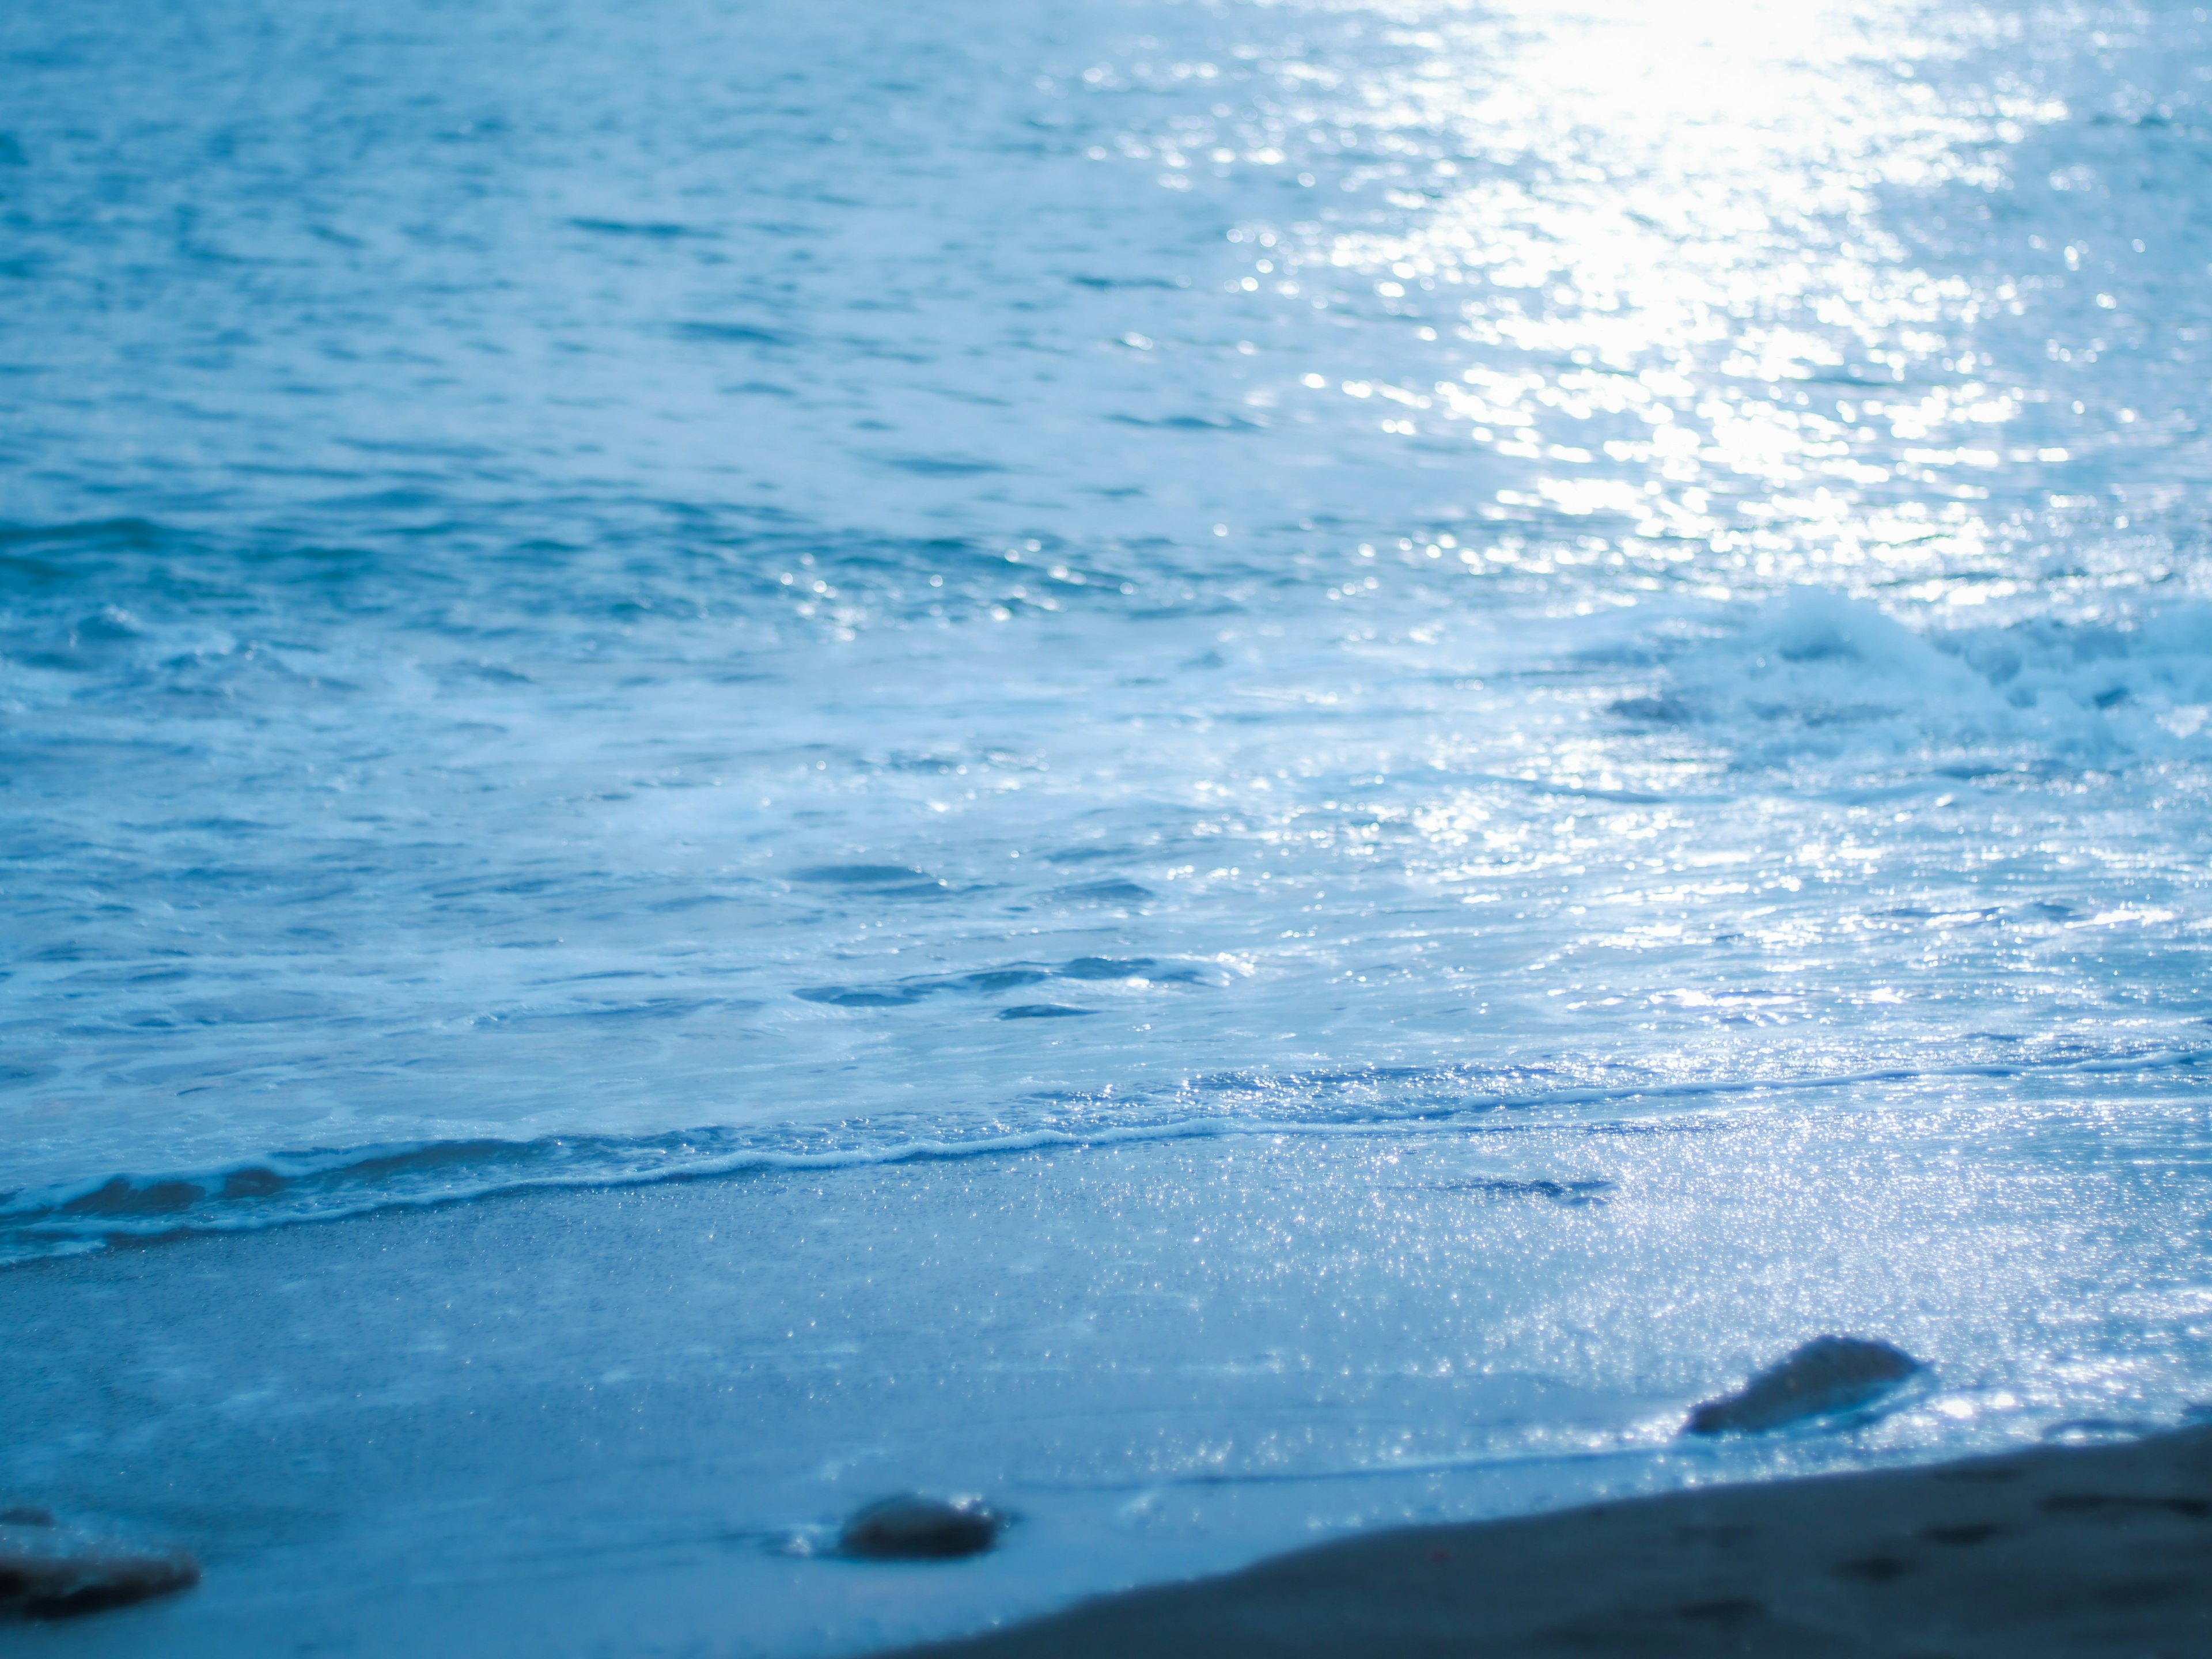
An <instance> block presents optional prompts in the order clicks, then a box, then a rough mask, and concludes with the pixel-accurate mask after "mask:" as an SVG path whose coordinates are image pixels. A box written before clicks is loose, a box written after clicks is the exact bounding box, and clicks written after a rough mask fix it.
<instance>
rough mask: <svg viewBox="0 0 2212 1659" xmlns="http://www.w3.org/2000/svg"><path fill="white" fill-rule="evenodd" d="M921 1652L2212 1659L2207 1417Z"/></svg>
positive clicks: (1747, 1490) (1361, 1558)
mask: <svg viewBox="0 0 2212 1659" xmlns="http://www.w3.org/2000/svg"><path fill="white" fill-rule="evenodd" d="M907 1652H908V1655H910V1656H921V1655H934V1656H944V1659H951V1656H955V1655H957V1656H962V1659H1030V1656H1036V1659H1042V1656H1048V1655H1049V1656H1053V1659H1083V1656H1091V1655H1096V1656H1099V1659H1108V1656H1111V1659H1147V1656H1162V1659H1171V1656H1180V1655H1191V1656H1201V1659H1239V1656H1245V1655H1282V1656H1286V1659H1287V1656H1292V1655H1313V1656H1316V1659H1324V1656H1325V1659H1370V1656H1371V1659H1385V1656H1389V1659H1415V1656H1422V1655H1431V1654H1433V1655H1439V1656H1441V1655H1446V1654H1449V1655H1452V1656H1455V1659H1487V1656H1493V1655H1494V1656H1513V1655H1524V1654H1525V1655H1534V1654H1544V1655H1551V1656H1563V1655H1585V1656H1607V1659H1610V1656H1616V1655H1617V1656H1622V1659H1626V1656H1631V1655H1633V1656H1637V1659H1664V1656H1673V1655H1684V1656H1689V1655H1698V1656H1704V1655H1719V1654H1729V1655H1758V1656H1765V1655H1772V1656H1778V1659H1779V1656H1789V1659H1809V1656H1816V1655H1831V1654H1835V1655H1844V1654H1848V1655H1866V1656H1870V1659H1871V1656H1879V1659H1936V1656H1939V1655H1940V1656H1950V1659H1966V1656H1969V1655H1972V1656H1988V1659H2033V1656H2040V1655H2057V1654H2066V1655H2112V1656H2115V1659H2119V1656H2125V1659H2152V1656H2157V1659H2212V1427H2206V1428H2196V1429H2190V1430H2185V1431H2180V1432H2177V1433H2172V1434H2166V1435H2161V1436H2159V1437H2155V1438H2153V1439H2148V1440H2142V1441H2136V1442H2131V1443H2127V1444H2122V1445H2098V1446H2069V1447H2049V1448H2044V1449H2038V1450H2033V1451H2027V1452H2020V1453H2014V1454H2011V1455H2005V1456H2000V1457H1992V1458H1981V1459H1976V1460H1973V1461H1971V1462H1959V1463H1948V1464H1942V1465H1939V1466H1937V1467H1934V1468H1920V1469H1905V1470H1892V1471H1883V1472H1880V1473H1876V1474H1845V1475H1830V1476H1823V1477H1820V1478H1819V1479H1814V1480H1791V1481H1781V1482H1775V1483H1772V1484H1768V1485H1755V1486H1728V1487H1714V1488H1709V1489H1706V1490H1703V1491H1698V1492H1676V1493H1671V1494H1669V1495H1668V1496H1666V1497H1662V1498H1639V1499H1636V1500H1632V1501H1629V1502H1624V1503H1618V1504H1599V1505H1597V1506H1596V1507H1595V1508H1590V1509H1581V1510H1566V1511H1564V1512H1562V1513H1559V1514H1556V1515H1544V1516H1533V1517H1528V1518H1524V1519H1519V1520H1510V1521H1493V1522H1480V1523H1476V1524H1474V1525H1468V1526H1449V1527H1417V1528H1407V1529H1405V1530H1402V1531H1394V1532H1389V1533H1384V1534H1377V1535H1375V1536H1372V1537H1365V1538H1354V1539H1350V1540H1347V1541H1343V1542H1340V1543H1334V1544H1327V1545H1323V1546H1321V1547H1318V1548H1315V1549H1310V1550H1301V1551H1299V1552H1297V1553H1295V1554H1291V1555H1285V1556H1279V1557H1277V1558H1275V1559H1273V1560H1270V1561H1265V1562H1262V1563H1261V1565H1258V1566H1255V1567H1252V1568H1249V1569H1248V1570H1246V1571H1243V1572H1237V1573H1231V1574H1230V1575H1228V1576H1226V1577H1220V1578H1210V1579H1206V1580H1203V1581H1201V1582H1199V1583H1190V1584H1181V1585H1175V1586H1171V1587H1170V1588H1166V1589H1147V1590H1139V1591H1136V1592H1133V1593H1131V1594H1129V1595H1117V1596H1110V1597H1107V1598H1105V1599H1103V1600H1100V1601H1090V1602H1086V1603H1085V1604H1083V1605H1082V1606H1079V1607H1074V1608H1072V1609H1071V1610H1069V1611H1068V1612H1066V1613H1059V1614H1056V1615H1054V1617H1051V1618H1048V1619H1042V1620H1037V1621H1036V1622H1035V1623H1033V1624H1027V1625H1022V1626H1017V1627H1015V1628H1012V1629H1009V1630H1005V1631H1000V1632H995V1633H994V1634H991V1635H987V1636H982V1637H977V1638H973V1639H971V1640H968V1641H962V1642H948V1643H940V1644H932V1645H930V1646H927V1647H921V1648H914V1649H910V1650H907Z"/></svg>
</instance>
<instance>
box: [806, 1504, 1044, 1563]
mask: <svg viewBox="0 0 2212 1659" xmlns="http://www.w3.org/2000/svg"><path fill="white" fill-rule="evenodd" d="M1005 1527H1006V1516H1002V1515H1000V1513H999V1512H998V1511H997V1510H994V1509H993V1508H991V1506H990V1505H989V1504H986V1503H984V1501H983V1500H982V1499H981V1498H920V1497H916V1496H915V1495H913V1494H911V1493H908V1494H907V1495H905V1496H902V1497H899V1498H884V1499H883V1500H882V1501H881V1502H879V1503H874V1504H869V1505H868V1506H867V1507H866V1509H864V1510H860V1512H859V1513H857V1514H856V1515H854V1516H853V1518H852V1519H851V1520H849V1521H848V1522H846V1523H845V1530H844V1531H843V1533H842V1534H840V1535H839V1537H838V1540H837V1546H838V1548H839V1549H840V1550H842V1552H843V1553H845V1554H847V1555H850V1556H856V1557H858V1558H860V1559H863V1560H868V1561H950V1560H953V1559H957V1558H958V1557H960V1556H963V1555H979V1554H981V1553H982V1552H983V1551H985V1550H987V1549H989V1548H990V1547H991V1546H992V1545H993V1544H994V1543H996V1542H998V1540H999V1534H1000V1531H1001V1530H1003V1529H1004V1528H1005Z"/></svg>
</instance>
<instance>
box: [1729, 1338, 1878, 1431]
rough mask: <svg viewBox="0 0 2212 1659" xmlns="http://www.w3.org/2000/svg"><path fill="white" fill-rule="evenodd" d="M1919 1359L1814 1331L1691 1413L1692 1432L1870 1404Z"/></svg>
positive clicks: (1795, 1419) (1773, 1425)
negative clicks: (1805, 1340)
mask: <svg viewBox="0 0 2212 1659" xmlns="http://www.w3.org/2000/svg"><path fill="white" fill-rule="evenodd" d="M1918 1370H1921V1364H1920V1362H1919V1361H1918V1360H1917V1359H1915V1358H1913V1357H1912V1356H1911V1354H1909V1353H1906V1352H1905V1351H1904V1350H1903V1349H1902V1348H1893V1347H1892V1346H1890V1345H1889V1344H1888V1343H1887V1342H1875V1341H1869V1340H1867V1339H1865V1338H1863V1337H1857V1336H1816V1337H1814V1339H1813V1340H1811V1341H1810V1342H1808V1343H1806V1344H1805V1345H1804V1346H1802V1347H1801V1348H1796V1349H1794V1350H1792V1351H1791V1352H1790V1353H1789V1354H1788V1355H1787V1356H1785V1357H1784V1358H1782V1359H1780V1360H1778V1361H1777V1362H1776V1363H1775V1364H1771V1365H1769V1366H1768V1367H1767V1368H1766V1369H1765V1370H1763V1371H1761V1372H1759V1375H1758V1376H1754V1377H1753V1378H1752V1379H1751V1381H1750V1382H1748V1383H1746V1384H1744V1386H1743V1388H1742V1389H1741V1391H1740V1392H1738V1393H1735V1394H1732V1395H1727V1396H1725V1397H1724V1398H1723V1399H1719V1400H1708V1401H1705V1404H1704V1405H1702V1406H1700V1407H1698V1408H1697V1409H1696V1410H1695V1411H1693V1412H1692V1413H1690V1421H1689V1425H1688V1431H1689V1432H1690V1433H1692V1434H1727V1433H1729V1432H1731V1431H1733V1432H1735V1433H1739V1434H1758V1433H1760V1432H1762V1431H1765V1430H1767V1429H1778V1428H1781V1427H1782V1426H1784V1425H1785V1424H1790V1423H1802V1422H1803V1421H1804V1420H1805V1419H1807V1418H1810V1417H1828V1416H1832V1415H1833V1414H1834V1413H1838V1412H1852V1411H1857V1410H1859V1409H1861V1408H1862V1407H1866V1406H1869V1405H1872V1404H1873V1403H1874V1402H1875V1401H1876V1400H1879V1399H1880V1398H1881V1396H1882V1395H1885V1394H1887V1393H1888V1392H1889V1391H1890V1390H1891V1389H1893V1388H1895V1387H1896V1386H1897V1385H1898V1384H1899V1383H1902V1382H1904V1381H1905V1378H1907V1377H1909V1376H1912V1375H1913V1374H1914V1373H1915V1372H1917V1371H1918Z"/></svg>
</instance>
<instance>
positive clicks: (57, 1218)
mask: <svg viewBox="0 0 2212 1659" xmlns="http://www.w3.org/2000/svg"><path fill="white" fill-rule="evenodd" d="M2203 1060H2212V1049H2203V1048H2192V1049H2162V1050H2159V1051H2156V1052H2154V1053H2151V1054H2137V1055H2132V1056H2106V1057H2099V1058H2095V1059H2087V1060H2064V1061H2057V1062H2044V1061H2035V1060H2019V1061H2012V1062H2002V1061H1996V1062H1986V1063H1982V1064H1976V1065H1960V1066H1886V1067H1881V1068H1879V1069H1876V1070H1873V1071H1866V1072H1849V1073H1830V1074H1826V1075H1821V1076H1815V1077H1802V1078H1737V1079H1708V1080H1705V1081H1699V1082H1683V1083H1644V1084H1623V1085H1617V1086H1614V1087H1611V1088H1585V1089H1562V1090H1559V1091H1553V1092H1550V1093H1547V1094H1541V1095H1527V1094H1521V1095H1504V1094H1501V1095H1478V1096H1472V1097H1467V1098H1465V1099H1462V1100H1461V1101H1459V1102H1457V1103H1454V1104H1453V1105H1450V1106H1449V1107H1422V1108H1412V1109H1407V1110H1404V1111H1402V1112H1398V1113H1389V1114H1380V1115H1370V1116H1369V1117H1367V1118H1365V1119H1364V1120H1362V1119H1353V1120H1345V1121H1320V1122H1313V1121H1307V1122H1283V1121H1267V1120H1265V1119H1254V1118H1248V1117H1215V1118H1178V1119H1175V1120H1172V1121H1168V1122H1165V1123H1151V1124H1127V1125H1124V1126H1121V1127H1100V1128H1096V1129H1033V1130H1030V1131H1027V1132H1025V1133H1020V1134H1012V1135H1000V1136H995V1137H992V1138H988V1139H980V1138H979V1139H974V1140H952V1141H945V1140H908V1141H902V1142H899V1143H897V1144H896V1145H892V1146H879V1147H858V1146H856V1147H849V1148H844V1149H841V1150H838V1151H836V1152H768V1151H763V1150H758V1149H754V1150H748V1151H745V1152H732V1153H729V1154H726V1155H724V1156H721V1157H708V1158H696V1159H691V1160H689V1161H686V1162H684V1163H680V1164H674V1165H672V1166H671V1167H668V1168H664V1169H659V1170H637V1169H620V1168H615V1169H607V1168H602V1169H600V1170H596V1171H582V1172H578V1173H575V1174H556V1173H553V1172H550V1171H549V1172H547V1173H545V1174H543V1175H536V1176H522V1177H520V1178H516V1179H511V1180H506V1181H488V1182H482V1183H480V1184H477V1185H475V1186H467V1187H455V1188H447V1189H445V1190H442V1191H436V1192H428V1193H423V1194H413V1195H410V1194H402V1193H394V1192H383V1193H364V1194H362V1195H361V1196H360V1198H359V1199H358V1200H357V1201H355V1202H352V1203H340V1204H336V1205H333V1206H331V1207H330V1208H327V1209H319V1210H318V1209H313V1208H308V1207H305V1206H298V1207H293V1208H289V1209H286V1208H284V1207H283V1194H270V1197H271V1199H272V1200H275V1202H273V1203H272V1204H271V1206H270V1208H269V1209H268V1210H267V1211H255V1212H242V1213H240V1214H237V1215H216V1216H200V1217H191V1216H188V1215H183V1214H171V1215H166V1216H146V1217H143V1218H118V1217H112V1216H110V1217H94V1216H86V1217H82V1218H70V1217H65V1216H63V1215H60V1214H58V1211H59V1210H60V1209H61V1207H62V1206H64V1204H66V1203H68V1202H70V1201H72V1200H74V1199H76V1198H80V1197H82V1196H83V1195H85V1194H89V1193H93V1192H96V1191H98V1190H100V1188H102V1187H104V1186H106V1184H108V1182H109V1181H112V1180H113V1179H114V1177H112V1176H110V1177H106V1178H105V1179H103V1180H99V1181H90V1182H79V1183H75V1184H73V1185H72V1186H70V1187H69V1188H60V1189H57V1188H49V1189H48V1190H47V1193H46V1194H43V1195H41V1196H40V1198H33V1196H32V1195H30V1194H21V1193H19V1194H15V1195H14V1197H13V1198H12V1199H11V1200H9V1203H8V1204H7V1205H6V1206H4V1207H0V1216H5V1215H8V1214H9V1213H11V1212H12V1213H14V1214H16V1215H20V1216H22V1217H24V1220H23V1221H21V1222H20V1223H17V1224H15V1225H12V1226H0V1241H5V1240H6V1239H7V1238H8V1237H9V1235H10V1234H12V1235H13V1236H14V1237H15V1239H17V1240H19V1241H23V1242H26V1243H37V1244H38V1245H40V1247H42V1248H40V1249H38V1250H37V1251H36V1252H30V1251H25V1252H23V1253H22V1254H21V1255H17V1256H16V1257H15V1260H16V1261H24V1260H29V1259H33V1257H34V1255H36V1256H43V1255H52V1254H58V1253H61V1252H63V1251H64V1250H67V1251H70V1252H71V1253H74V1251H76V1250H81V1249H84V1248H85V1247H86V1245H87V1244H88V1243H95V1242H98V1241H101V1240H106V1239H115V1238H158V1237H173V1236H176V1235H181V1234H196V1233H229V1232H250V1231H260V1230H262V1229H264V1228H270V1227H282V1226H293V1225H301V1224H304V1223H307V1222H318V1221H339V1220H344V1219H347V1218H352V1217H356V1216H362V1215H370V1214H374V1213H376V1212H379V1211H383V1210H398V1209H429V1208H435V1207H440V1206H446V1205H451V1204H463V1203H470V1202H473V1201H475V1200H478V1199H484V1198H496V1197H499V1196H501V1195H502V1194H509V1193H520V1192H535V1191H549V1190H550V1191H556V1192H557V1191H599V1190H606V1189H611V1188H619V1187H650V1186H658V1185H660V1184H662V1183H665V1182H688V1181H711V1180H715V1179H719V1178H725V1177H728V1176H738V1175H746V1174H751V1173H756V1172H763V1171H774V1172H782V1171H793V1172H796V1171H811V1170H849V1169H866V1168H871V1167H878V1166H889V1165H895V1164H923V1163H933V1162H939V1161H950V1160H953V1159H963V1158H998V1157H1004V1156H1007V1155H1009V1154H1012V1153H1018V1152H1042V1151H1046V1150H1050V1149H1069V1150H1073V1149H1080V1148H1088V1147H1094V1146H1128V1145H1134V1144H1140V1143H1151V1142H1165V1141H1172V1140H1195V1139H1242V1138H1249V1137H1255V1136H1267V1135H1272V1136H1288V1135H1317V1136H1335V1137H1346V1138H1348V1137H1353V1136H1368V1135H1413V1134H1423V1133H1435V1132H1436V1131H1437V1130H1438V1129H1439V1128H1441V1127H1443V1126H1444V1125H1446V1124H1448V1123H1449V1122H1450V1121H1452V1120H1453V1119H1455V1118H1459V1117H1462V1116H1466V1115H1470V1114H1474V1113H1481V1112H1491V1111H1497V1110H1500V1109H1521V1110H1528V1109H1532V1108H1536V1107H1545V1106H1583V1105H1601V1104H1608V1103H1620V1102H1625V1101H1632V1100H1697V1099H1708V1098H1713V1097H1723V1096H1734V1095H1748V1094H1758V1093H1763V1092H1764V1093H1776V1094H1784V1093H1787V1094H1800V1093H1807V1092H1810V1091H1817V1090H1827V1089H1844V1088H1851V1087H1856V1086H1858V1085H1866V1084H1877V1083H1919V1082H1932V1081H1936V1080H1940V1079H1946V1078H2010V1077H2022V1076H2028V1075H2036V1076H2063V1075H2066V1074H2069V1073H2081V1074H2089V1075H2100V1076H2104V1075H2119V1074H2125V1073H2144V1072H2156V1071H2171V1070H2177V1069H2179V1068H2181V1067H2185V1066H2194V1065H2197V1063H2199V1062H2200V1061H2203ZM1508 1127H1509V1126H1504V1125H1500V1126H1496V1127H1493V1128H1492V1129H1491V1130H1490V1131H1488V1132H1489V1133H1499V1132H1502V1131H1504V1130H1505V1129H1506V1128H1508ZM1534 1127H1539V1126H1535V1125H1512V1126H1510V1128H1511V1129H1513V1130H1516V1131H1517V1130H1523V1129H1528V1128H1534ZM1542 1127H1577V1126H1549V1125H1547V1126H1542ZM1582 1127H1587V1126H1582ZM567 1139H568V1138H566V1137H549V1138H548V1139H547V1140H546V1141H544V1142H530V1141H514V1142H505V1143H492V1144H494V1145H496V1146H499V1147H500V1148H501V1150H509V1151H514V1152H521V1151H526V1150H527V1149H528V1148H530V1147H531V1146H538V1145H548V1144H554V1143H556V1142H562V1141H566V1140H567ZM578 1139H586V1138H578ZM663 1139H665V1138H663ZM468 1144H485V1143H446V1142H436V1141H431V1142H423V1143H421V1144H420V1145H417V1146H400V1147H393V1146H379V1147H374V1148H364V1149H362V1154H361V1156H360V1157H359V1158H355V1159H352V1160H350V1162H352V1163H360V1164H368V1163H376V1162H385V1161H389V1160H392V1159H394V1158H405V1157H407V1156H410V1154H419V1153H422V1152H435V1150H437V1149H438V1148H439V1147H440V1146H446V1145H468ZM635 1144H637V1145H644V1144H647V1143H644V1142H639V1143H635ZM342 1156H343V1155H341V1154H336V1153H331V1154H320V1153H318V1154H312V1155H304V1156H302V1155H295V1156H294V1157H291V1158H270V1159H267V1160H264V1161H260V1162H252V1161H249V1162H246V1163H242V1164H229V1165H226V1166H225V1167H224V1168H223V1169H222V1170H219V1171H214V1172H211V1173H210V1174H209V1175H206V1176H197V1177H194V1176H159V1177H155V1179H156V1180H161V1181H171V1180H173V1181H177V1182H183V1183H188V1184H194V1185H205V1184H216V1185H219V1184H220V1182H222V1179H223V1178H225V1177H226V1176H229V1175H232V1174H234V1173H237V1172H239V1171H240V1170H253V1169H267V1168H269V1167H270V1166H271V1165H276V1166H280V1167H281V1166H283V1165H285V1164H292V1165H294V1166H295V1167H297V1166H298V1165H299V1164H309V1165H310V1167H311V1168H313V1169H314V1170H316V1171H317V1172H319V1173H327V1174H339V1173H342V1172H343V1170H345V1169H346V1168H347V1167H348V1166H349V1165H348V1162H341V1161H339V1160H340V1158H342ZM149 1184H150V1183H149ZM64 1192H66V1193H68V1194H70V1197H68V1198H64V1197H62V1196H61V1194H62V1193H64ZM41 1198H42V1199H43V1200H44V1201H41ZM213 1201H216V1202H221V1201H222V1200H219V1199H218V1200H213ZM231 1201H233V1202H244V1203H251V1202H252V1200H251V1199H248V1200H231ZM0 1248H4V1243H0ZM0 1265H4V1260H0Z"/></svg>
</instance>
